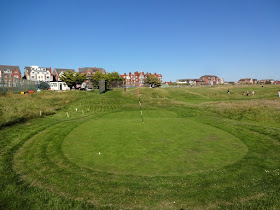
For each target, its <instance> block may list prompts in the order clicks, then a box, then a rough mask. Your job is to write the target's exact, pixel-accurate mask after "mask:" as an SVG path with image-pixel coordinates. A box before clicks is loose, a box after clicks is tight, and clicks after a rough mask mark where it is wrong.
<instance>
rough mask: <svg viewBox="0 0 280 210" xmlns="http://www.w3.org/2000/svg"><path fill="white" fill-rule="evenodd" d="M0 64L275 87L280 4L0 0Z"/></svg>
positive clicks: (279, 74)
mask: <svg viewBox="0 0 280 210" xmlns="http://www.w3.org/2000/svg"><path fill="white" fill-rule="evenodd" d="M0 26H1V27H0V64H1V65H19V66H20V68H21V70H22V72H23V69H24V67H25V66H30V65H38V66H46V67H52V68H74V69H76V70H78V68H79V67H86V66H90V67H100V68H105V69H106V71H108V72H112V71H118V72H119V73H121V74H122V73H124V72H126V73H128V72H134V71H144V72H151V73H154V72H157V73H161V74H162V75H163V80H164V81H169V80H172V81H175V80H176V79H183V78H199V77H200V76H202V75H204V74H214V75H217V76H220V77H223V78H224V79H225V80H226V81H237V80H239V79H240V78H245V77H253V78H257V79H270V78H271V79H278V80H280V1H279V0H67V1H64V0H56V1H53V0H45V1H42V0H34V1H29V0H18V1H14V0H0Z"/></svg>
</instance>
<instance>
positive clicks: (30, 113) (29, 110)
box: [0, 91, 87, 127]
mask: <svg viewBox="0 0 280 210" xmlns="http://www.w3.org/2000/svg"><path fill="white" fill-rule="evenodd" d="M86 95H87V93H85V92H77V91H71V92H70V91H69V92H52V91H42V92H39V93H38V92H35V93H32V94H25V95H21V94H19V93H6V94H1V95H0V127H1V126H4V125H10V124H13V123H16V122H22V121H25V120H28V119H31V118H35V117H40V112H41V115H42V116H45V115H51V114H54V113H56V112H57V110H59V109H62V108H64V107H66V106H67V105H69V104H71V103H73V102H74V101H77V100H79V99H81V98H83V97H86Z"/></svg>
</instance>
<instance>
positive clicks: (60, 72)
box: [53, 68, 76, 82]
mask: <svg viewBox="0 0 280 210" xmlns="http://www.w3.org/2000/svg"><path fill="white" fill-rule="evenodd" d="M69 71H71V72H76V71H75V70H74V69H59V68H55V69H54V70H53V82H58V81H61V79H60V78H59V77H60V76H62V75H63V72H69Z"/></svg>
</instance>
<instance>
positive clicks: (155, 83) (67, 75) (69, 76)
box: [59, 71, 161, 89]
mask: <svg viewBox="0 0 280 210" xmlns="http://www.w3.org/2000/svg"><path fill="white" fill-rule="evenodd" d="M59 78H60V79H61V81H62V82H65V83H66V84H67V86H68V87H69V88H70V89H72V88H75V87H76V86H77V85H81V84H82V83H83V82H84V81H85V80H86V79H87V76H86V75H85V74H80V73H77V72H72V71H68V72H64V73H63V75H62V76H60V77H59ZM100 80H105V81H106V85H107V86H108V87H109V86H110V84H111V83H113V82H123V83H125V79H124V78H123V77H121V76H120V75H119V73H118V72H112V73H108V74H102V73H101V72H99V71H97V72H95V73H94V74H93V75H92V76H91V78H90V81H91V82H92V86H93V87H94V88H98V86H99V81H100ZM144 84H145V85H149V86H151V87H159V86H161V83H160V82H159V80H158V78H156V77H153V76H151V75H148V76H147V77H146V78H145V79H144Z"/></svg>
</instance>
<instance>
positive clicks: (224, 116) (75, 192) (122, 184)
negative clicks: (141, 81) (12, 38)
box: [0, 86, 280, 209]
mask: <svg viewBox="0 0 280 210" xmlns="http://www.w3.org/2000/svg"><path fill="white" fill-rule="evenodd" d="M249 88H251V89H249ZM247 89H248V90H252V89H254V90H255V92H256V95H255V96H254V97H253V96H243V95H242V92H243V91H244V90H247ZM278 89H279V87H277V86H264V88H262V87H258V86H250V87H249V86H248V87H247V86H242V87H233V88H232V89H231V94H229V95H228V94H226V91H227V87H215V88H165V89H149V88H144V89H140V93H141V96H140V97H141V102H142V108H143V113H144V121H145V123H144V124H142V123H141V118H140V116H139V115H140V114H139V104H138V96H137V90H136V89H129V90H127V92H125V93H123V92H122V91H121V90H114V91H110V92H107V93H106V94H103V95H98V94H97V93H96V92H92V93H88V92H86V93H85V92H78V93H77V92H72V93H70V92H68V93H63V94H65V95H64V96H63V97H65V96H66V95H67V94H68V96H69V97H70V98H71V100H70V99H68V100H69V102H68V103H64V102H62V101H63V100H61V101H60V102H59V101H55V103H58V105H57V108H56V109H55V110H54V112H53V113H52V115H49V116H47V115H44V117H42V118H34V119H31V120H28V121H26V122H24V123H19V124H15V125H13V126H5V127H2V128H1V130H0V136H1V141H0V152H1V156H0V189H1V190H0V208H1V209H64V208H65V209H66V208H67V209H91V208H96V209H97V208H98V209H100V208H102V209H103V208H107V209H111V208H114V209H115V208H120V209H131V208H133V209H135V208H139V209H146V208H149V209H180V208H183V209H217V208H223V209H225V208H226V209H232V208H233V209H279V207H280V201H279V192H280V189H279V188H280V187H279V186H280V185H279V183H280V164H279V162H280V153H279V145H280V142H279V141H280V123H279V119H280V114H279V107H280V106H279V105H280V104H279V103H280V100H279V98H277V90H278ZM44 94H45V93H44ZM46 94H53V95H52V97H54V96H55V95H54V94H56V93H46ZM39 96H40V95H34V96H33V97H34V98H36V97H37V98H36V99H37V100H35V101H36V102H35V101H33V103H39V101H40V100H41V99H42V100H46V101H47V103H48V102H50V101H51V100H52V99H51V98H52V97H50V98H49V100H48V99H46V98H44V97H42V98H40V97H39ZM2 97H4V96H2ZM13 97H18V96H8V99H11V98H13ZM1 99H3V98H1ZM65 99H67V97H65ZM1 103H2V104H3V102H1ZM22 103H25V102H22ZM4 104H5V103H4ZM49 104H51V103H49ZM76 108H77V111H76ZM3 110H5V107H4V108H2V111H3ZM36 112H37V110H36ZM66 112H68V113H69V115H70V118H67V116H66ZM54 113H55V114H54ZM137 113H138V114H139V115H138V117H139V119H137ZM4 114H5V113H4ZM34 116H35V115H34ZM26 119H28V118H26ZM124 128H126V129H124ZM138 128H139V129H138ZM188 128H190V129H188ZM82 131H83V132H82ZM141 131H142V132H141ZM143 133H145V134H147V135H145V134H143ZM133 134H134V135H133ZM136 135H140V136H141V138H140V137H139V138H134V137H132V136H136ZM87 136H88V137H90V138H86V137H87ZM185 136H188V137H191V138H184V137H185ZM119 137H121V138H119ZM150 137H152V138H150ZM150 139H153V140H154V141H152V140H150ZM170 147H171V148H170ZM191 149H192V150H193V151H192V152H194V151H195V152H194V154H195V155H194V154H193V155H190V154H189V153H188V154H185V153H184V152H185V151H188V152H189V151H190V150H191ZM99 151H101V155H98V152H99ZM92 153H94V155H93V157H94V158H96V159H97V158H99V159H97V160H96V161H95V160H94V159H93V158H91V157H92V156H91V154H92ZM211 153H212V154H211ZM118 154H121V156H117V155H118ZM190 163H192V164H190Z"/></svg>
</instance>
